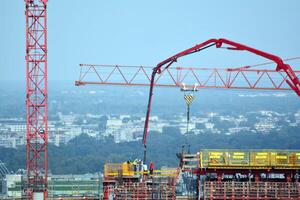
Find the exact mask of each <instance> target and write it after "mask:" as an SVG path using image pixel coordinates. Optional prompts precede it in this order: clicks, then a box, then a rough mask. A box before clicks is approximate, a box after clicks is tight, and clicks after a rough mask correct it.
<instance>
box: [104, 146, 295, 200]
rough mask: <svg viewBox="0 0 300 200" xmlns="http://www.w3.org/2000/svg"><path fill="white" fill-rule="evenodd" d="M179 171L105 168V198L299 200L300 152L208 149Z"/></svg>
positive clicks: (184, 161) (184, 160) (185, 157)
mask: <svg viewBox="0 0 300 200" xmlns="http://www.w3.org/2000/svg"><path fill="white" fill-rule="evenodd" d="M178 155H179V158H180V165H179V166H180V167H178V168H174V169H164V170H154V171H152V172H151V173H150V172H149V170H144V168H143V167H141V166H134V165H132V164H131V163H126V162H124V163H119V164H106V165H105V167H104V169H105V173H104V180H103V191H104V199H107V200H108V199H116V200H118V199H122V200H134V199H139V200H148V199H157V200H158V199H161V200H163V199H172V200H173V199H174V200H175V199H197V200H199V199H220V200H221V199H224V200H225V199H237V200H239V199H240V200H244V199H245V200H246V199H248V200H249V199H270V200H271V199H282V200H283V199H285V200H286V199H298V200H300V184H299V181H300V174H299V172H300V150H293V151H287V150H274V149H264V150H247V151H245V150H225V149H223V150H221V149H205V150H201V151H199V152H197V153H195V154H188V153H184V152H182V153H180V154H178Z"/></svg>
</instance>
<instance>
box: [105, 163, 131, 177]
mask: <svg viewBox="0 0 300 200" xmlns="http://www.w3.org/2000/svg"><path fill="white" fill-rule="evenodd" d="M104 176H105V177H115V176H134V167H133V165H132V164H128V163H126V162H124V163H106V164H105V165H104Z"/></svg>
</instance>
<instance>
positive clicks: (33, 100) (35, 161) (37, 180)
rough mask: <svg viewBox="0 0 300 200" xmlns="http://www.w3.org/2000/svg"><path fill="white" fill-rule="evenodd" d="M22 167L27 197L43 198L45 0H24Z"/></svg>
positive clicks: (45, 153) (45, 167) (45, 152)
mask: <svg viewBox="0 0 300 200" xmlns="http://www.w3.org/2000/svg"><path fill="white" fill-rule="evenodd" d="M25 6H26V8H25V9H26V10H25V15H26V57H25V59H26V169H27V180H26V188H25V193H26V196H27V197H29V199H46V198H47V187H48V186H47V179H48V85H47V0H25Z"/></svg>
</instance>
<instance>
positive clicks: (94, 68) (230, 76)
mask: <svg viewBox="0 0 300 200" xmlns="http://www.w3.org/2000/svg"><path fill="white" fill-rule="evenodd" d="M223 44H225V45H227V47H222V45H223ZM212 46H216V47H217V48H225V49H229V50H244V51H248V52H250V53H253V54H256V55H258V56H261V57H264V58H266V59H268V60H270V62H267V63H262V64H258V65H252V66H244V67H239V68H183V67H176V68H170V66H171V65H172V64H173V63H174V62H176V61H177V59H178V58H180V57H183V56H186V55H189V54H193V53H196V52H199V51H202V50H204V49H206V48H209V47H212ZM299 58H300V57H295V58H290V59H286V60H285V61H288V60H294V59H299ZM273 63H275V64H276V69H253V68H254V67H258V66H263V65H269V64H273ZM80 68H81V71H80V76H79V80H77V81H76V82H75V85H77V86H81V85H95V84H96V85H97V84H99V85H119V86H150V91H149V100H148V106H147V114H146V119H145V126H144V134H143V145H144V160H145V161H146V151H147V146H146V144H147V135H148V126H149V119H150V111H151V103H152V96H153V88H154V86H159V87H181V86H182V84H183V83H184V82H185V86H186V87H188V88H191V87H196V88H197V89H209V88H220V89H249V90H293V91H295V92H296V94H297V95H298V96H299V95H300V85H299V80H298V77H297V75H299V74H300V71H299V70H298V71H296V70H293V69H292V68H291V67H290V66H289V65H288V64H286V63H284V61H283V60H282V59H281V58H279V57H278V56H275V55H272V54H269V53H266V52H263V51H260V50H257V49H254V48H251V47H248V46H246V45H243V44H239V43H236V42H233V41H230V40H226V39H210V40H207V41H205V42H203V43H201V44H198V45H196V46H194V47H192V48H189V49H187V50H184V51H182V52H180V53H178V54H175V55H174V56H171V57H170V58H168V59H166V60H164V61H162V62H160V63H159V64H158V65H157V66H156V67H155V68H152V67H146V66H120V65H93V64H80ZM128 73H130V75H128ZM157 74H158V76H156V75H157ZM191 80H193V81H192V82H191ZM195 83H196V85H194V84H195Z"/></svg>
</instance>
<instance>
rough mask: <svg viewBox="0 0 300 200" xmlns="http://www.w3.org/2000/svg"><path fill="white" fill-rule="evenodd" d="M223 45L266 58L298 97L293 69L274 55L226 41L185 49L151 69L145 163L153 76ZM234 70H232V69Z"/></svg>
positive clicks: (145, 134) (144, 137)
mask: <svg viewBox="0 0 300 200" xmlns="http://www.w3.org/2000/svg"><path fill="white" fill-rule="evenodd" d="M223 44H227V45H228V47H225V48H226V49H228V50H241V51H248V52H251V53H253V54H256V55H258V56H261V57H264V58H267V59H269V60H271V61H273V62H275V63H276V64H277V67H276V71H284V72H285V73H286V74H287V77H288V78H289V79H286V82H287V84H288V85H289V86H290V87H291V89H292V90H294V91H295V92H296V94H297V95H298V96H300V83H299V79H298V77H297V76H296V74H295V72H294V71H293V69H292V68H291V67H290V66H289V65H288V64H285V63H284V62H283V60H282V59H281V58H280V57H278V56H275V55H272V54H269V53H266V52H263V51H260V50H258V49H254V48H252V47H248V46H246V45H243V44H240V43H236V42H233V41H230V40H227V39H223V38H220V39H210V40H207V41H205V42H203V43H201V44H197V45H195V46H194V47H191V48H189V49H186V50H184V51H182V52H179V53H177V54H175V55H173V56H171V57H169V58H167V59H166V60H164V61H162V62H160V63H158V64H157V66H156V67H155V68H153V71H152V74H151V80H150V90H149V99H148V106H147V114H146V119H145V125H144V133H143V145H144V162H146V153H147V136H148V127H149V119H150V112H151V103H152V97H153V88H154V85H155V76H156V74H160V73H161V72H162V71H164V70H167V69H168V68H169V67H170V66H171V65H172V64H173V63H174V62H176V61H177V59H178V58H180V57H183V56H186V55H189V54H193V53H196V52H199V51H202V50H204V49H206V48H209V47H212V46H216V48H221V47H222V45H223ZM233 70H234V69H233Z"/></svg>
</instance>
